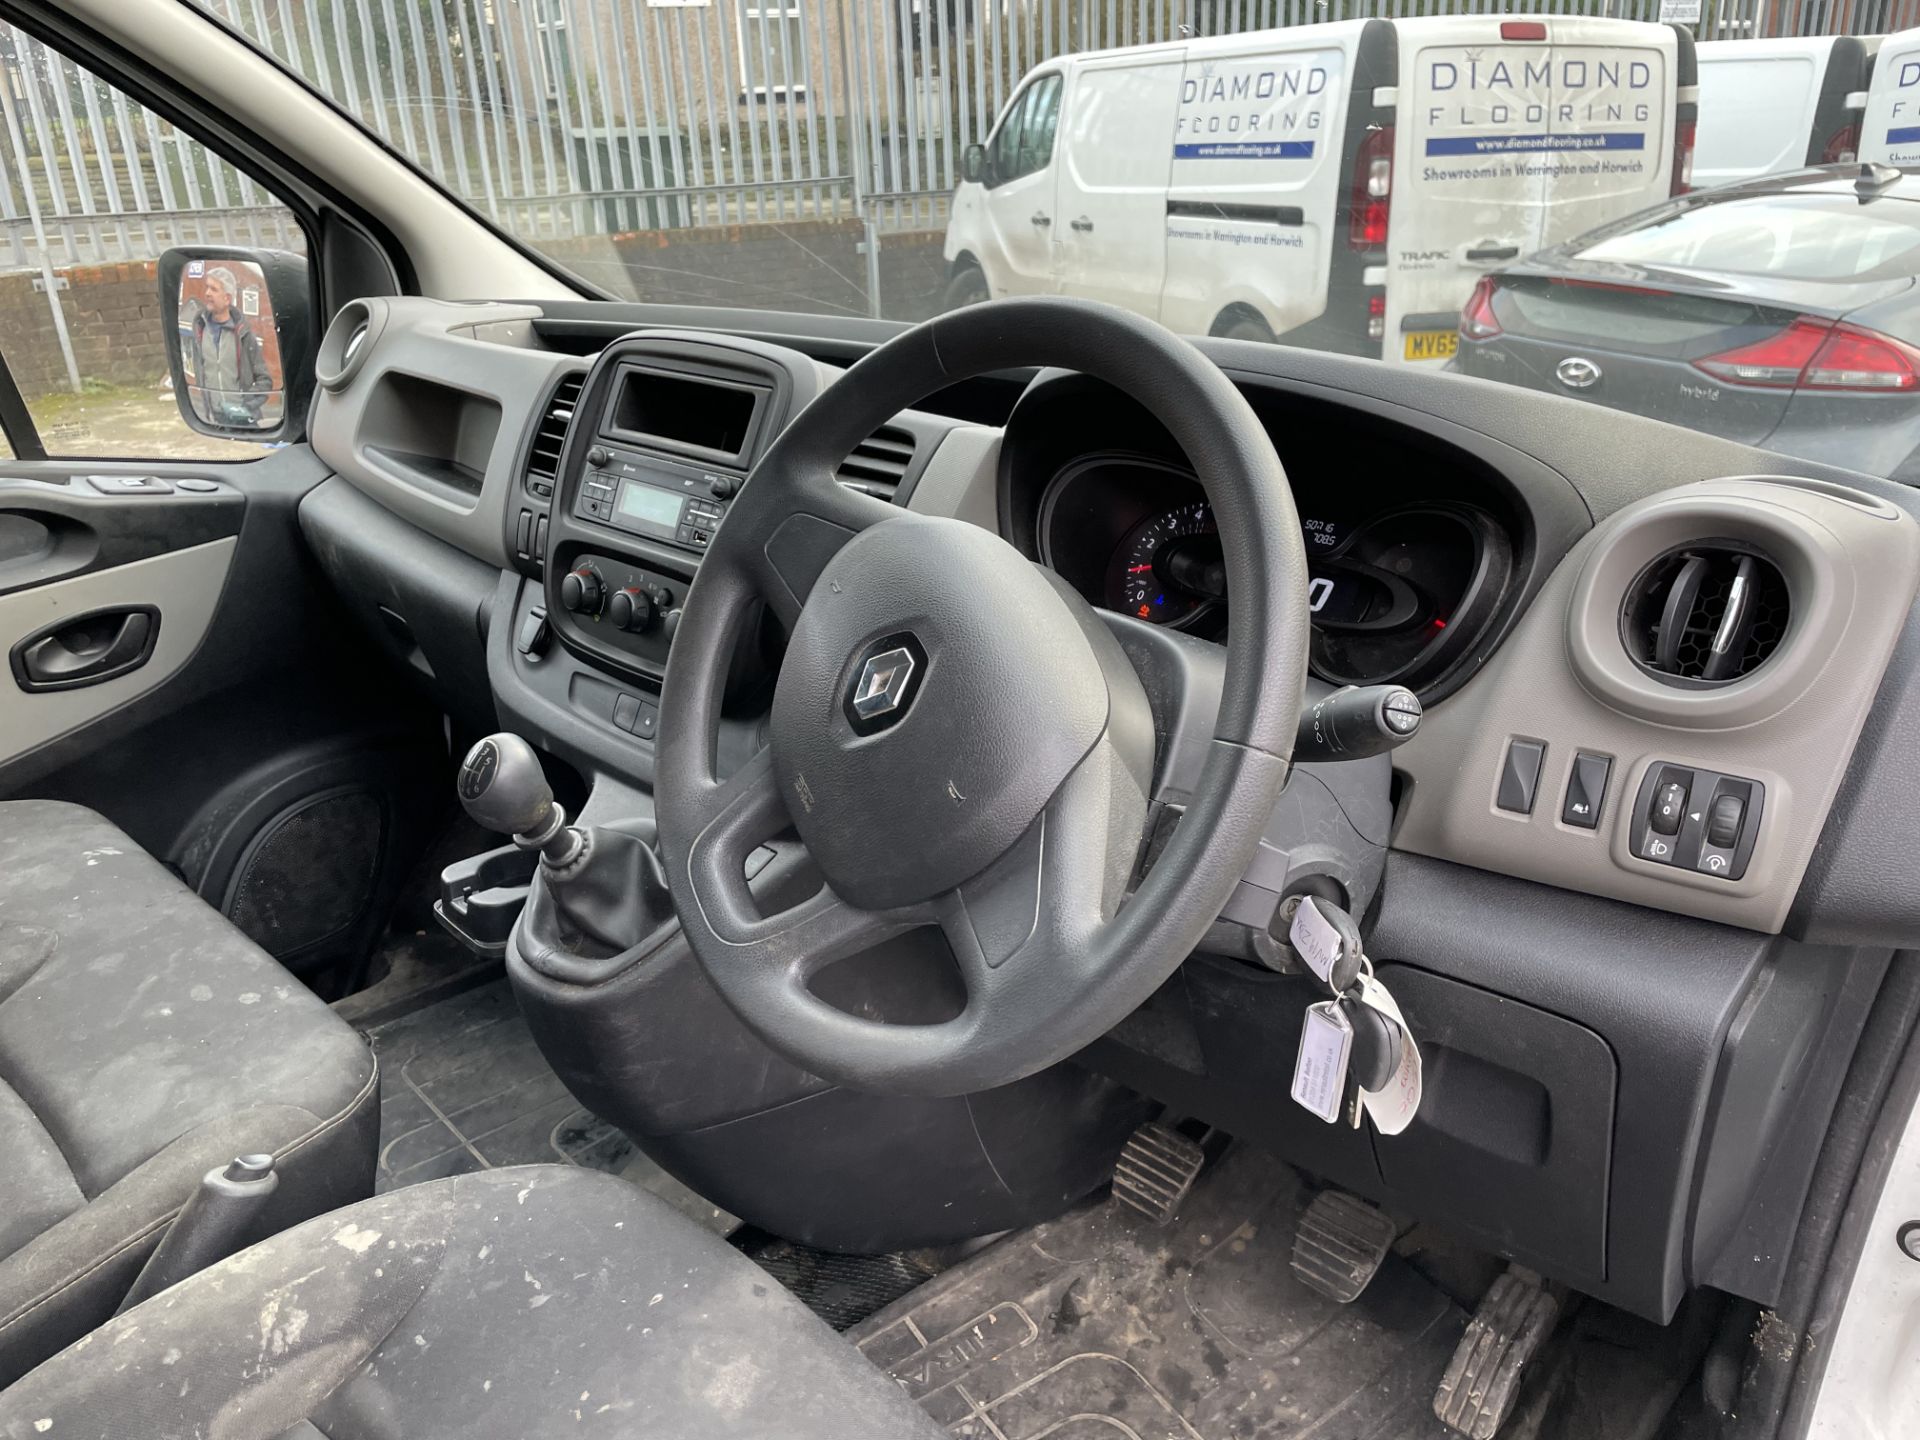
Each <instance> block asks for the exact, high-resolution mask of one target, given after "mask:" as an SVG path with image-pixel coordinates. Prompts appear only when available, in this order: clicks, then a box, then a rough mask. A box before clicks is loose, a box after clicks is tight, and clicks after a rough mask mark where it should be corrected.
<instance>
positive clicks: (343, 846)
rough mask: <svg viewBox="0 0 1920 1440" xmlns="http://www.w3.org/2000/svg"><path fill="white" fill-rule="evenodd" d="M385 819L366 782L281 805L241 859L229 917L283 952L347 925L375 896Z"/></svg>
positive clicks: (317, 941)
mask: <svg viewBox="0 0 1920 1440" xmlns="http://www.w3.org/2000/svg"><path fill="white" fill-rule="evenodd" d="M385 819H386V812H385V808H384V806H383V805H382V804H381V802H380V799H379V797H378V796H376V795H374V794H372V793H371V792H369V791H365V790H348V791H342V792H339V793H336V794H333V795H323V796H320V797H319V798H317V799H313V800H309V801H307V802H306V803H304V804H302V805H300V806H298V807H296V808H294V809H292V810H287V811H283V812H282V813H281V814H280V815H278V816H276V817H275V818H274V820H273V822H272V823H271V824H269V825H268V826H267V827H266V828H265V829H264V830H263V831H262V832H261V834H260V836H259V838H258V839H257V840H256V841H255V842H254V845H253V849H252V850H251V851H250V852H249V853H248V855H247V857H246V859H245V860H244V861H242V862H241V866H240V874H239V878H238V879H237V880H236V881H235V883H234V886H233V889H232V891H231V892H230V894H231V898H230V899H229V900H228V902H227V918H228V919H230V920H232V921H233V923H234V924H235V925H237V926H239V927H240V929H241V930H242V931H243V932H244V933H245V934H246V935H247V937H248V938H249V939H251V940H252V941H253V942H254V943H255V944H257V945H259V946H260V948H261V949H263V950H265V951H266V952H267V953H268V954H270V955H275V956H278V957H280V958H282V959H285V958H286V957H287V956H289V955H293V954H296V953H297V952H299V951H302V950H306V949H309V948H311V947H312V946H315V945H318V944H320V943H321V942H322V941H325V940H330V939H332V938H333V937H334V936H336V935H338V934H340V933H341V932H342V931H343V930H346V929H348V928H349V927H350V926H351V925H353V923H354V922H355V921H356V920H358V919H359V918H360V917H361V915H362V914H363V913H364V912H365V910H366V907H367V904H368V902H369V901H370V900H371V899H372V896H373V885H374V877H375V875H376V874H377V873H378V870H379V864H380V841H381V835H382V832H383V831H384V829H385V823H384V822H385Z"/></svg>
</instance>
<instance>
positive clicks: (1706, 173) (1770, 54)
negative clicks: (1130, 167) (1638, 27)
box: [1693, 35, 1880, 187]
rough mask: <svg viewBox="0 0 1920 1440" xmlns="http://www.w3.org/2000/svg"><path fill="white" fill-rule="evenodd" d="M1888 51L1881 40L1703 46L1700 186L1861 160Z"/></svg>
mask: <svg viewBox="0 0 1920 1440" xmlns="http://www.w3.org/2000/svg"><path fill="white" fill-rule="evenodd" d="M1879 47H1880V37H1879V36H1877V35H1875V36H1867V37H1861V36H1857V35H1805V36H1794V37H1788V38H1783V39H1778V40H1708V41H1705V42H1704V43H1702V44H1701V45H1700V46H1699V47H1698V48H1697V50H1696V52H1695V53H1696V54H1697V56H1698V57H1699V66H1700V125H1699V138H1698V141H1697V142H1696V144H1695V146H1694V151H1693V183H1694V184H1695V185H1697V186H1702V187H1705V186H1708V185H1725V184H1728V183H1730V182H1732V181H1735V180H1748V179H1751V178H1753V177H1754V176H1756V175H1775V174H1778V173H1779V172H1781V171H1783V170H1798V169H1800V168H1801V167H1802V166H1803V165H1839V164H1850V163H1852V162H1853V161H1854V160H1855V159H1856V158H1858V156H1859V154H1860V113H1861V110H1862V109H1863V108H1864V107H1865V105H1866V103H1867V83H1868V81H1869V80H1870V79H1871V77H1872V74H1873V57H1874V52H1875V51H1876V50H1878V49H1879Z"/></svg>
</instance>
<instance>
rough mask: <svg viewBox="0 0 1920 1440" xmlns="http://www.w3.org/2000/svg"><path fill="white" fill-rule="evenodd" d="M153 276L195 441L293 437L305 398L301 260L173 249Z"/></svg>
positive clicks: (174, 375)
mask: <svg viewBox="0 0 1920 1440" xmlns="http://www.w3.org/2000/svg"><path fill="white" fill-rule="evenodd" d="M158 271H159V282H160V322H161V325H162V327H163V333H164V335H165V337H166V349H167V373H168V376H169V378H170V380H171V383H172V385H173V399H174V403H175V404H176V405H178V406H179V407H180V418H181V419H182V420H184V421H186V422H187V424H188V426H190V427H191V428H192V429H195V430H198V431H199V432H200V433H201V434H202V435H217V436H220V437H222V438H224V439H229V440H256V441H260V442H261V443H268V442H275V441H290V440H298V439H299V438H300V437H301V433H302V431H303V430H304V428H305V424H306V413H307V400H308V398H309V397H310V396H311V395H312V393H313V302H312V296H311V289H310V286H309V282H308V272H307V257H306V256H304V255H295V254H291V253H289V252H287V251H283V250H245V249H239V248H236V247H233V246H226V245H192V246H181V247H177V248H175V249H171V250H168V251H166V252H165V253H164V254H162V255H161V257H160V264H159V266H158Z"/></svg>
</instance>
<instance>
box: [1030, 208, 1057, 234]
mask: <svg viewBox="0 0 1920 1440" xmlns="http://www.w3.org/2000/svg"><path fill="white" fill-rule="evenodd" d="M1033 223H1034V224H1035V225H1037V226H1038V227H1039V228H1040V229H1042V230H1044V229H1046V228H1047V226H1049V225H1051V224H1053V217H1052V216H1051V215H1043V214H1042V213H1041V212H1040V211H1038V210H1036V211H1034V212H1033Z"/></svg>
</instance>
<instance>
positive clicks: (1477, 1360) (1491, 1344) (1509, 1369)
mask: <svg viewBox="0 0 1920 1440" xmlns="http://www.w3.org/2000/svg"><path fill="white" fill-rule="evenodd" d="M1559 1318H1560V1302H1559V1300H1557V1299H1556V1298H1555V1297H1554V1296H1553V1295H1551V1294H1550V1293H1548V1291H1547V1289H1546V1287H1545V1286H1544V1285H1543V1284H1542V1283H1541V1281H1540V1277H1539V1276H1538V1275H1536V1274H1534V1273H1533V1271H1531V1270H1523V1269H1521V1268H1520V1267H1519V1266H1518V1265H1511V1266H1509V1267H1507V1270H1506V1271H1505V1273H1503V1274H1502V1275H1501V1276H1500V1278H1499V1279H1497V1280H1495V1281H1494V1282H1493V1284H1492V1285H1491V1286H1490V1287H1489V1288H1488V1290H1487V1293H1486V1295H1485V1296H1484V1297H1482V1299H1481V1301H1480V1306H1479V1308H1478V1309H1477V1310H1475V1311H1474V1312H1473V1319H1471V1320H1470V1321H1468V1322H1467V1329H1466V1333H1465V1334H1464V1335H1462V1336H1461V1337H1460V1345H1459V1348H1458V1349H1456V1350H1455V1351H1454V1352H1453V1359H1452V1360H1451V1361H1449V1362H1448V1364H1447V1373H1446V1374H1445V1375H1443V1376H1441V1378H1440V1388H1439V1389H1438V1390H1436V1391H1435V1392H1434V1396H1433V1413H1434V1414H1435V1415H1437V1416H1439V1417H1440V1420H1441V1422H1442V1423H1443V1424H1445V1425H1446V1426H1447V1427H1448V1428H1449V1429H1451V1430H1455V1431H1457V1432H1459V1433H1460V1434H1462V1435H1465V1436H1466V1437H1467V1440H1493V1437H1494V1435H1495V1433H1496V1432H1498V1431H1499V1429H1500V1427H1501V1426H1502V1425H1504V1424H1505V1423H1506V1419H1507V1416H1508V1415H1510V1414H1512V1413H1513V1402H1514V1401H1515V1400H1517V1399H1518V1398H1519V1396H1520V1382H1521V1381H1522V1380H1523V1379H1524V1378H1525V1377H1526V1371H1527V1366H1528V1365H1529V1364H1530V1363H1532V1361H1533V1357H1534V1356H1535V1355H1537V1354H1539V1353H1540V1347H1541V1345H1542V1344H1544V1343H1545V1342H1546V1338H1547V1336H1549V1335H1551V1334H1552V1333H1553V1327H1554V1324H1555V1322H1556V1321H1558V1320H1559Z"/></svg>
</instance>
